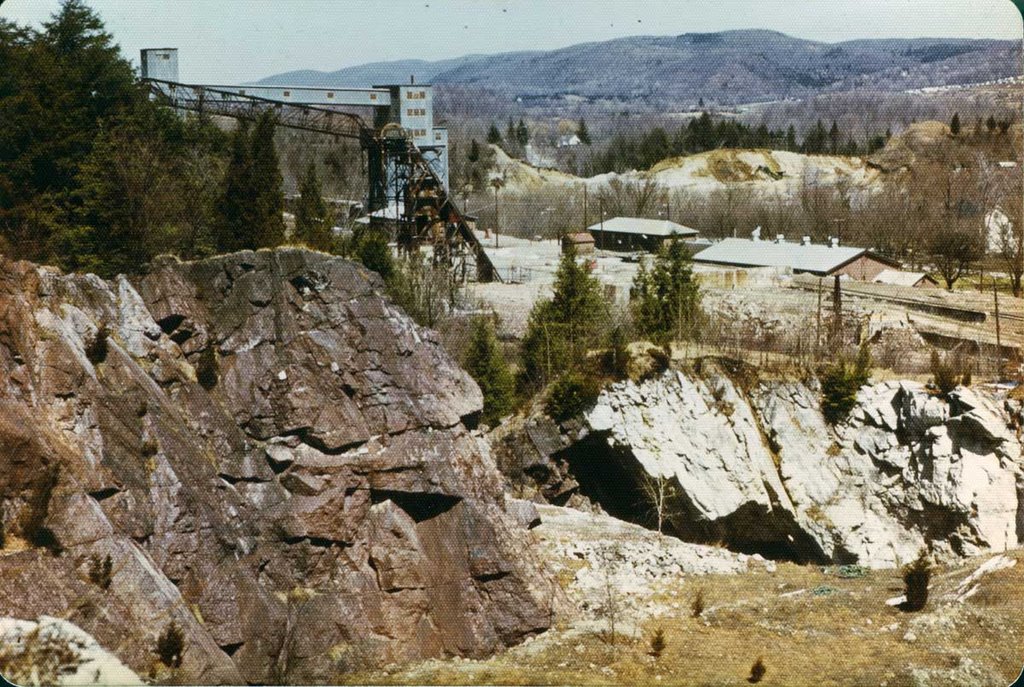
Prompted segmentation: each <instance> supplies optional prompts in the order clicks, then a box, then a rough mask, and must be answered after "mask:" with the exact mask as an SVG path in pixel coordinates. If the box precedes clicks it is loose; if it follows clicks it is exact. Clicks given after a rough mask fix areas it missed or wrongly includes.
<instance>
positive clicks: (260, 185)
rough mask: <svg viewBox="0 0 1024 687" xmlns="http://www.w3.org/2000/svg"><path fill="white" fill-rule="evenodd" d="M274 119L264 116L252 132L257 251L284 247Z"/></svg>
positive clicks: (280, 184) (280, 180)
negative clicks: (282, 245) (258, 249)
mask: <svg viewBox="0 0 1024 687" xmlns="http://www.w3.org/2000/svg"><path fill="white" fill-rule="evenodd" d="M275 127H276V122H275V120H274V115H273V114H271V113H269V112H264V113H263V114H261V115H260V117H259V119H258V120H256V127H255V128H254V129H253V132H252V151H251V155H252V174H251V183H252V186H253V214H254V226H253V227H252V235H253V240H254V243H255V247H257V248H273V247H274V246H279V245H281V244H282V243H284V217H283V212H284V193H283V191H282V188H281V187H282V185H283V183H284V180H283V179H282V178H281V169H280V164H279V162H278V158H277V149H276V148H275V146H274V130H275Z"/></svg>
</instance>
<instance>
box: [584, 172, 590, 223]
mask: <svg viewBox="0 0 1024 687" xmlns="http://www.w3.org/2000/svg"><path fill="white" fill-rule="evenodd" d="M588 226H590V225H589V224H587V185H586V184H585V183H584V184H583V231H586V230H587V227H588Z"/></svg>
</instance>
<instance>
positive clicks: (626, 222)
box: [587, 217, 700, 237]
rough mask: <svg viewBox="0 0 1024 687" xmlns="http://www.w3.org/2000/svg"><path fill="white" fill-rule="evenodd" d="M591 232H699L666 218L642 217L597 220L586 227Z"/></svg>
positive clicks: (670, 234)
mask: <svg viewBox="0 0 1024 687" xmlns="http://www.w3.org/2000/svg"><path fill="white" fill-rule="evenodd" d="M587 231H589V232H590V233H591V234H593V233H596V232H600V231H611V232H615V233H618V234H636V235H638V236H639V235H641V234H643V235H645V236H662V237H668V236H696V235H697V234H699V233H700V232H698V231H697V230H696V229H693V228H691V227H684V226H683V225H682V224H676V223H675V222H670V221H668V220H667V219H645V218H643V217H612V218H611V219H606V220H605V221H604V223H603V224H602V223H601V222H598V223H597V224H591V225H590V226H589V227H587Z"/></svg>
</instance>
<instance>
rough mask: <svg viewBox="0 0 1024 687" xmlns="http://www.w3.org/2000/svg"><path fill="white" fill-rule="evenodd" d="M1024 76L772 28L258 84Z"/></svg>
mask: <svg viewBox="0 0 1024 687" xmlns="http://www.w3.org/2000/svg"><path fill="white" fill-rule="evenodd" d="M1020 73H1021V44H1020V42H1017V41H999V40H971V39H957V38H915V39H880V40H854V41H846V42H843V43H819V42H815V41H808V40H802V39H799V38H793V37H791V36H787V35H785V34H782V33H778V32H775V31H763V30H749V31H726V32H722V33H687V34H683V35H680V36H632V37H628V38H618V39H615V40H610V41H603V42H599V43H582V44H579V45H573V46H570V47H567V48H561V49H558V50H547V51H530V52H512V53H500V54H495V55H467V56H465V57H458V58H455V59H449V60H441V61H437V62H428V61H424V60H400V61H395V62H375V63H371V64H364V65H359V66H356V67H346V68H344V69H339V70H338V71H335V72H320V71H314V70H301V71H293V72H286V73H283V74H276V75H274V76H270V77H267V78H265V79H262V80H261V81H259V82H258V83H262V84H277V85H291V86H336V87H343V86H368V85H372V84H380V83H406V82H408V80H409V78H410V76H414V77H415V78H416V81H417V82H420V83H428V82H430V83H434V84H457V85H460V86H469V87H474V88H484V89H487V90H490V91H493V92H495V93H500V94H506V95H511V96H518V97H523V98H524V99H529V98H550V97H552V96H572V95H575V96H582V97H584V98H587V99H602V98H610V99H630V98H650V99H670V100H678V101H687V100H693V101H696V100H697V99H698V98H705V99H708V100H712V101H715V102H718V103H738V102H751V101H756V100H770V99H777V98H786V97H806V96H808V95H814V94H817V93H822V92H830V91H848V90H855V89H859V88H871V89H878V90H889V91H892V90H905V89H911V88H921V87H924V86H941V85H948V84H955V83H974V82H980V81H988V80H992V79H998V78H1003V77H1007V76H1015V75H1019V74H1020Z"/></svg>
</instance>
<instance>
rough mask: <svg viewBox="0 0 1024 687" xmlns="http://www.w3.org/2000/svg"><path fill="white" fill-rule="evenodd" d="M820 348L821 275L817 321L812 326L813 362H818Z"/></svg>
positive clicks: (819, 278) (819, 279)
mask: <svg viewBox="0 0 1024 687" xmlns="http://www.w3.org/2000/svg"><path fill="white" fill-rule="evenodd" d="M820 348H821V277H818V321H817V324H816V325H815V327H814V362H818V352H819V349H820Z"/></svg>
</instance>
